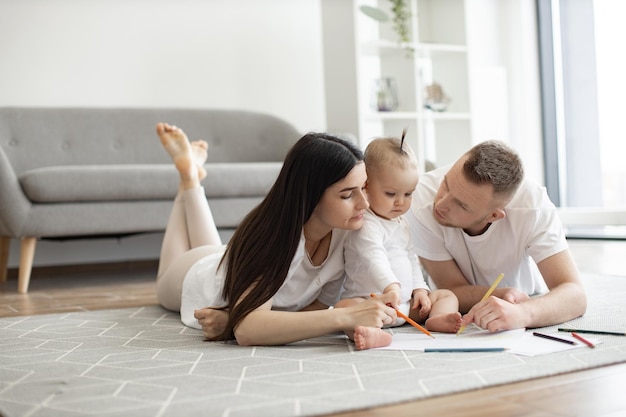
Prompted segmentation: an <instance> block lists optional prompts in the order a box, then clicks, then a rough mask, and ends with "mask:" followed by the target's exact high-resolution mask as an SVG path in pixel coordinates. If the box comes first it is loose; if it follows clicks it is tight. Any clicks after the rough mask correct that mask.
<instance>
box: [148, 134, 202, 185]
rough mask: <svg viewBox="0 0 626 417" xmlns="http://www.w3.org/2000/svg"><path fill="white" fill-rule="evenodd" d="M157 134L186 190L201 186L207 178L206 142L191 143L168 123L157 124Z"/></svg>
mask: <svg viewBox="0 0 626 417" xmlns="http://www.w3.org/2000/svg"><path fill="white" fill-rule="evenodd" d="M156 130H157V134H158V135H159V138H160V139H161V143H162V144H163V147H164V148H165V150H166V151H167V153H168V154H169V155H170V157H171V158H172V161H174V164H175V165H176V168H177V169H178V172H179V173H180V176H181V181H182V183H183V185H184V186H185V188H190V187H191V186H196V185H199V183H200V180H201V179H203V178H204V177H206V170H205V169H204V166H203V165H204V162H205V161H206V158H207V148H208V144H207V143H206V142H205V141H194V142H191V143H190V142H189V139H187V135H185V132H183V131H182V130H181V129H179V128H178V127H176V126H171V125H169V124H167V123H158V124H157V129H156Z"/></svg>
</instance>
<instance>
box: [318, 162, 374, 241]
mask: <svg viewBox="0 0 626 417" xmlns="http://www.w3.org/2000/svg"><path fill="white" fill-rule="evenodd" d="M366 181H367V174H366V173H365V164H364V163H363V162H360V163H358V164H356V165H355V166H354V168H352V170H351V171H350V172H349V173H348V175H346V176H345V177H344V178H343V179H342V180H340V181H337V182H336V183H334V184H333V185H331V186H330V187H328V188H327V189H326V191H324V194H323V195H322V198H321V199H320V201H319V203H318V204H317V206H316V207H315V210H314V211H313V216H314V217H316V218H317V219H318V220H319V221H321V222H322V223H323V224H324V225H326V226H327V227H330V228H336V229H346V230H357V229H359V228H360V227H361V226H362V225H363V213H364V212H365V210H367V208H368V207H369V204H368V202H367V198H366V196H365V182H366Z"/></svg>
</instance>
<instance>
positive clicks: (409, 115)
mask: <svg viewBox="0 0 626 417" xmlns="http://www.w3.org/2000/svg"><path fill="white" fill-rule="evenodd" d="M365 119H366V120H370V121H384V120H418V119H422V120H470V119H471V115H470V114H469V113H457V112H433V111H429V110H425V111H424V112H411V111H390V112H369V113H367V114H366V115H365Z"/></svg>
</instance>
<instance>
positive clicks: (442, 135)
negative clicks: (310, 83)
mask: <svg viewBox="0 0 626 417" xmlns="http://www.w3.org/2000/svg"><path fill="white" fill-rule="evenodd" d="M465 1H466V0H407V4H408V6H409V7H410V13H411V17H410V26H409V33H410V41H409V42H408V43H402V44H400V43H399V41H398V35H397V34H396V33H395V32H394V31H393V28H392V22H391V21H387V22H383V23H380V22H378V21H376V20H374V19H372V18H371V17H369V16H367V15H366V14H364V13H363V12H362V11H361V9H360V7H361V6H363V5H366V6H373V7H377V8H379V9H382V10H384V11H386V12H387V14H388V15H389V16H392V12H391V5H392V3H391V1H390V0H350V1H348V0H339V1H338V0H322V21H323V24H324V51H325V52H324V54H325V60H324V62H325V75H326V105H327V106H326V107H327V122H328V126H329V130H338V131H348V132H351V133H353V134H355V135H356V136H357V138H358V140H359V143H360V145H361V146H362V147H365V146H366V145H367V143H369V141H370V140H371V139H372V138H374V137H378V136H398V137H399V136H400V135H401V133H402V130H403V129H404V128H408V132H407V140H408V141H409V143H410V144H411V146H412V147H413V148H414V149H415V151H417V153H418V156H419V158H420V159H421V160H422V162H423V161H424V160H429V161H432V162H434V163H435V164H436V165H438V166H441V165H444V164H447V163H451V162H453V161H454V160H456V159H457V157H458V156H460V155H461V154H462V153H463V152H464V151H466V150H467V149H469V147H470V146H471V145H473V142H472V133H471V132H472V126H471V124H472V113H471V109H470V88H469V84H470V83H469V69H468V48H467V40H466V39H467V37H466V22H465V20H466V12H465ZM411 51H412V52H411ZM383 77H391V78H393V79H394V80H395V83H396V85H397V96H398V107H397V109H396V110H394V111H377V110H376V109H375V108H373V106H372V105H371V103H372V94H373V93H374V83H375V80H376V79H378V78H383ZM350 78H352V79H350ZM433 82H437V83H438V84H440V85H441V86H442V88H443V91H444V93H445V94H446V96H448V97H449V99H450V102H449V103H448V106H447V108H446V110H445V111H442V112H435V111H432V110H430V109H427V108H426V107H425V106H424V99H425V89H426V87H427V86H428V85H430V84H432V83H433ZM343 106H352V107H351V108H353V109H356V113H350V112H349V111H348V112H346V110H345V109H343ZM422 166H423V165H422Z"/></svg>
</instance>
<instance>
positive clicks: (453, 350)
mask: <svg viewBox="0 0 626 417" xmlns="http://www.w3.org/2000/svg"><path fill="white" fill-rule="evenodd" d="M505 350H507V348H503V347H485V348H425V349H424V352H425V353H429V352H504V351H505Z"/></svg>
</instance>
